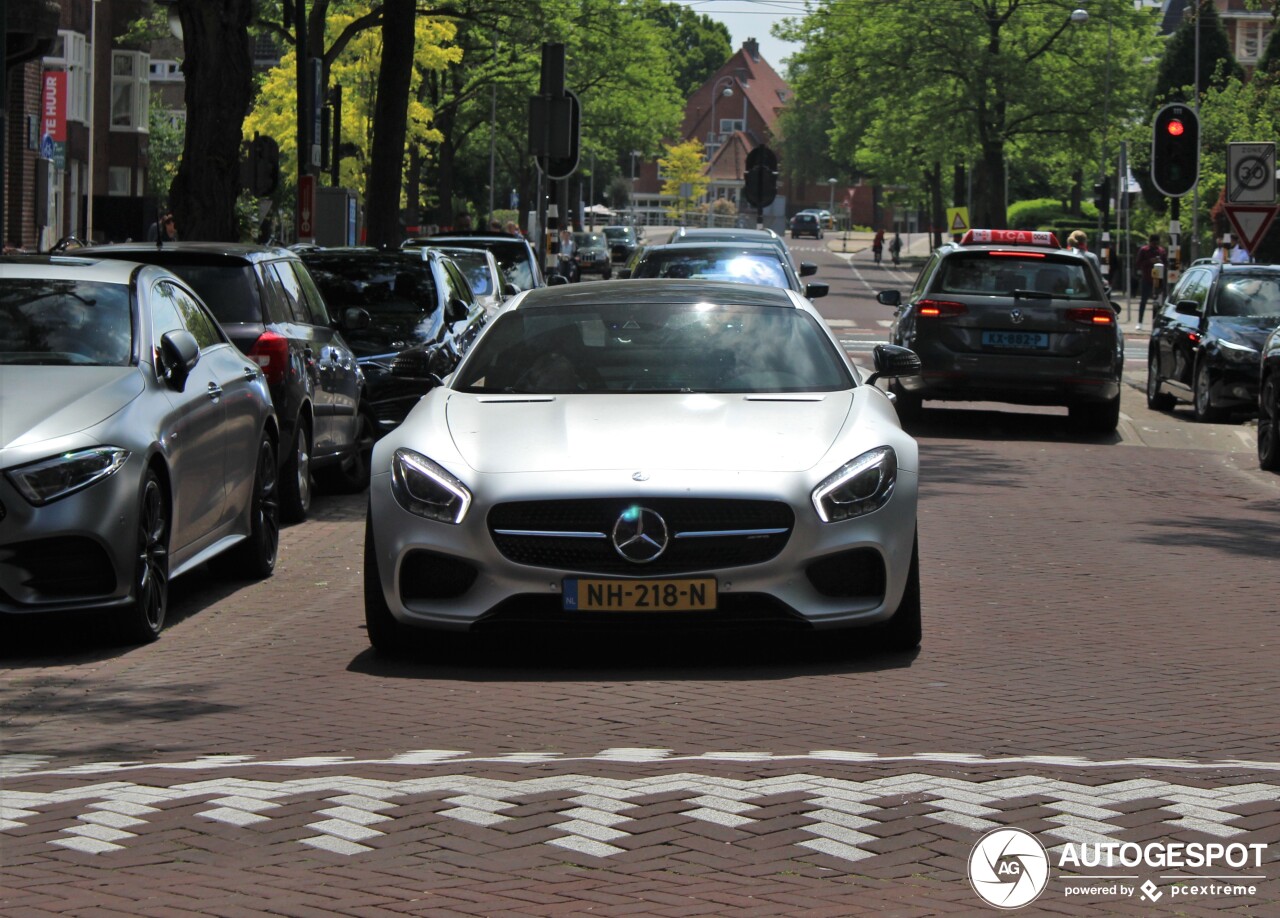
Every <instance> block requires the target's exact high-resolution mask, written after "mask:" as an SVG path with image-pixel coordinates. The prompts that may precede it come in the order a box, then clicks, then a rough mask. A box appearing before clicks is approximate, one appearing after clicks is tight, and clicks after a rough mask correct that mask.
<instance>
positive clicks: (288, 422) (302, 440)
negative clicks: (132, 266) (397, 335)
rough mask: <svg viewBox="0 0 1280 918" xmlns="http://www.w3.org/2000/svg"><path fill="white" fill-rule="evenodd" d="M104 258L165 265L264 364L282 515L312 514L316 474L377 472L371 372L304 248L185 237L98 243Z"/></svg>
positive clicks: (360, 477) (351, 485) (347, 483)
mask: <svg viewBox="0 0 1280 918" xmlns="http://www.w3.org/2000/svg"><path fill="white" fill-rule="evenodd" d="M93 257H94V258H117V259H123V260H127V261H138V262H143V263H146V264H153V265H163V266H164V267H166V268H168V269H169V270H170V271H173V273H175V274H177V275H178V276H179V277H181V278H182V279H183V280H185V281H186V282H187V283H188V284H190V285H191V287H192V289H193V290H195V292H196V293H198V294H199V295H200V298H201V299H202V300H204V301H205V303H206V304H208V306H209V310H210V311H211V312H212V313H213V314H214V316H215V317H216V318H217V320H218V323H219V324H220V325H221V326H222V328H223V330H224V331H225V332H226V333H227V337H229V338H230V339H231V340H232V342H233V343H234V344H235V345H236V346H237V347H238V348H240V350H241V351H243V352H244V353H245V354H246V355H247V356H248V357H249V358H250V359H251V360H254V361H256V362H257V364H258V366H260V367H262V372H263V374H264V375H265V376H266V378H267V384H268V385H269V386H270V388H271V400H272V401H273V402H274V403H275V408H276V415H277V417H278V419H279V423H280V443H281V448H280V487H279V495H280V516H281V518H282V519H284V520H285V521H286V522H298V521H300V520H303V519H305V518H306V515H307V511H308V510H309V509H310V507H311V494H312V472H313V471H314V472H315V473H316V476H317V477H319V478H321V479H322V480H323V481H324V482H325V483H326V484H328V485H329V486H331V487H332V488H334V489H335V490H359V489H360V488H363V487H364V486H365V485H366V484H367V483H368V480H369V467H368V463H367V460H368V454H369V452H370V451H371V450H372V448H373V437H374V431H375V427H374V424H373V421H372V419H371V418H370V416H369V415H368V413H367V412H366V411H364V410H363V406H362V404H361V388H362V386H363V378H362V375H361V373H360V368H359V367H358V366H357V365H356V358H355V354H354V353H353V352H352V350H351V348H350V347H349V346H348V345H347V342H346V341H345V340H343V337H342V335H341V334H340V332H339V328H348V327H358V326H360V325H361V324H362V323H364V322H367V321H368V316H366V315H362V314H360V313H359V311H356V312H352V313H348V314H347V315H345V316H343V317H342V319H341V320H340V321H339V320H335V319H334V318H333V317H332V316H330V314H329V308H328V306H327V305H326V303H325V301H324V297H323V296H321V295H320V291H319V290H318V289H316V285H315V282H314V281H313V280H312V278H311V275H310V274H309V273H308V272H307V269H306V267H305V266H304V265H303V264H302V261H301V260H300V259H299V258H298V256H297V254H296V253H294V252H291V251H289V250H288V249H282V248H275V247H273V246H257V245H238V244H233V243H219V242H176V243H170V244H166V245H164V246H163V247H157V246H156V245H155V243H150V244H120V245H105V246H94V248H93Z"/></svg>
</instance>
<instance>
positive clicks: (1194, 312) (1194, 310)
mask: <svg viewBox="0 0 1280 918" xmlns="http://www.w3.org/2000/svg"><path fill="white" fill-rule="evenodd" d="M1174 311H1175V312H1176V313H1177V314H1178V315H1180V316H1198V315H1200V304H1199V303H1197V302H1196V301H1195V300H1179V301H1178V305H1177V306H1175V307H1174Z"/></svg>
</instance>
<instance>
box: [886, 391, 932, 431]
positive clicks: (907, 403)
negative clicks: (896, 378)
mask: <svg viewBox="0 0 1280 918" xmlns="http://www.w3.org/2000/svg"><path fill="white" fill-rule="evenodd" d="M890 391H892V392H893V406H894V408H896V409H897V411H898V422H899V423H901V424H913V423H915V422H916V421H919V420H920V418H921V417H922V416H923V415H924V399H923V398H922V397H921V396H919V395H917V394H916V393H914V392H908V391H907V390H906V389H903V388H902V387H901V386H898V385H895V384H891V386H890Z"/></svg>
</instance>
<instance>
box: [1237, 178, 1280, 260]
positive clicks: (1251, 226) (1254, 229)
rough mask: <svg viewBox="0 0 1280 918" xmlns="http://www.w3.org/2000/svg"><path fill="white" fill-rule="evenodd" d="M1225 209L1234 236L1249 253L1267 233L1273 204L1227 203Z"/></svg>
mask: <svg viewBox="0 0 1280 918" xmlns="http://www.w3.org/2000/svg"><path fill="white" fill-rule="evenodd" d="M1273 180H1274V179H1273ZM1225 210H1226V212H1227V218H1228V219H1229V220H1230V221H1231V225H1232V226H1234V227H1235V230H1236V238H1237V239H1239V240H1240V244H1241V245H1242V246H1244V247H1245V248H1246V249H1247V250H1248V251H1249V252H1250V253H1252V252H1253V250H1254V249H1255V248H1256V247H1257V245H1258V243H1259V242H1261V241H1262V239H1263V237H1264V236H1266V235H1267V230H1268V229H1270V227H1271V221H1272V220H1274V219H1275V217H1276V206H1275V205H1274V204H1228V205H1226V207H1225Z"/></svg>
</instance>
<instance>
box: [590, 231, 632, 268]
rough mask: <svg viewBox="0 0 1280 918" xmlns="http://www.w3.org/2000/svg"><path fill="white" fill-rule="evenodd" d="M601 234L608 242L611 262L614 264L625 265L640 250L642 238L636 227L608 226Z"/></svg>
mask: <svg viewBox="0 0 1280 918" xmlns="http://www.w3.org/2000/svg"><path fill="white" fill-rule="evenodd" d="M600 232H602V233H604V238H605V239H606V240H608V245H609V260H610V261H612V262H613V263H614V264H617V265H625V264H626V263H627V262H628V261H629V260H630V259H631V256H632V255H634V254H635V251H636V249H638V248H640V237H639V236H638V235H636V228H635V227H634V226H606V227H604V228H603V229H602V230H601V231H600Z"/></svg>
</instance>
